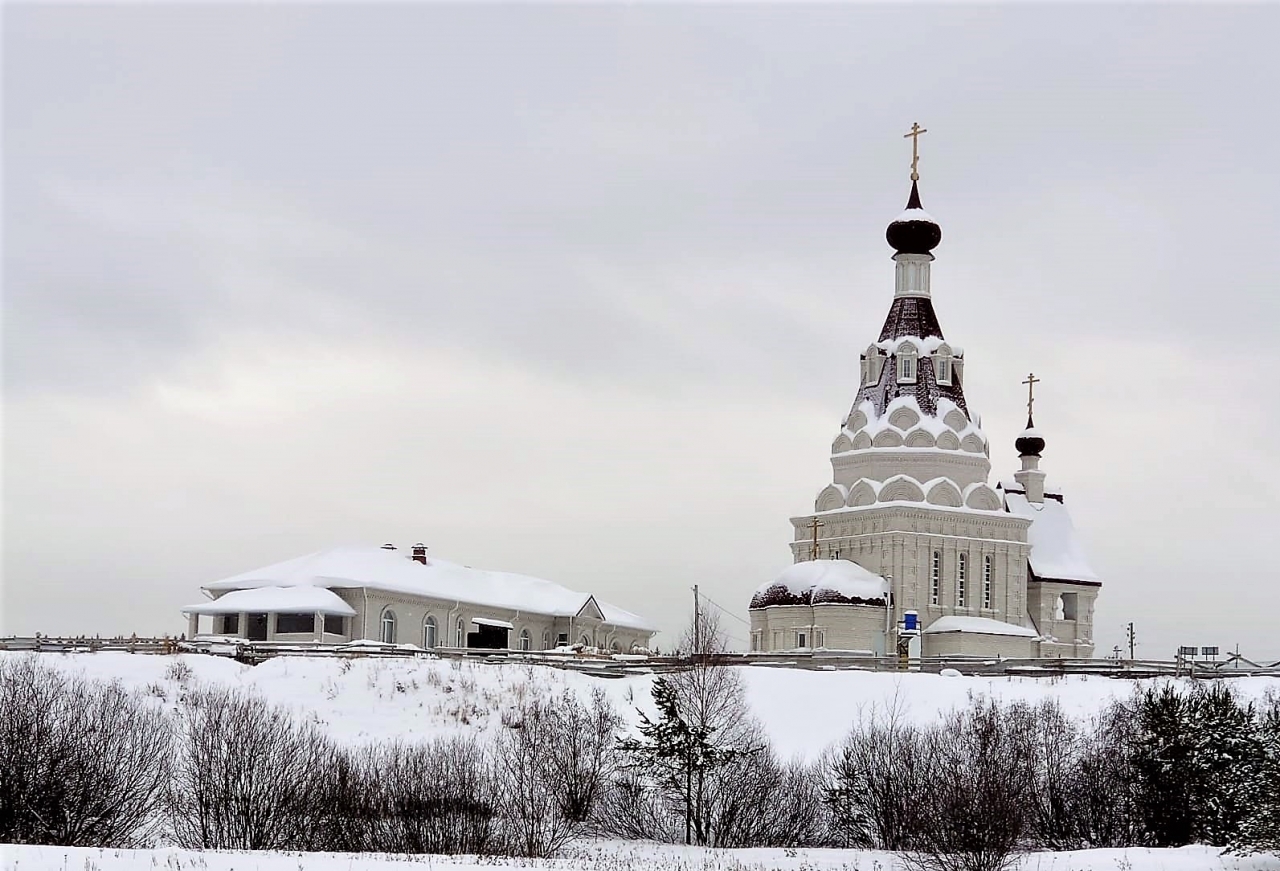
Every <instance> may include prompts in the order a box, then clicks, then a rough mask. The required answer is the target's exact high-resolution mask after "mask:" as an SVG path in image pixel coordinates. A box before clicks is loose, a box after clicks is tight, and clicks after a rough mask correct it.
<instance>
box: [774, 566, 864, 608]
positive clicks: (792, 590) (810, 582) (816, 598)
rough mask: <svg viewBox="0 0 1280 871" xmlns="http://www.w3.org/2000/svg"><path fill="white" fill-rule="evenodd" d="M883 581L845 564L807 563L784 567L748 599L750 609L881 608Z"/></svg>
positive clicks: (862, 569)
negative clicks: (827, 605) (775, 607)
mask: <svg viewBox="0 0 1280 871" xmlns="http://www.w3.org/2000/svg"><path fill="white" fill-rule="evenodd" d="M888 589H889V586H888V584H887V583H886V582H885V579H884V578H882V577H880V576H879V575H875V574H872V573H871V572H869V571H867V570H866V569H864V568H863V567H862V566H860V565H858V564H857V563H855V562H850V561H849V560H829V559H819V560H807V561H805V562H800V563H796V564H795V565H791V566H788V567H787V568H786V570H785V571H783V572H782V574H780V575H778V577H777V578H775V579H774V580H772V581H770V582H769V583H767V584H764V585H762V586H761V587H760V588H759V589H757V590H756V593H755V595H754V596H752V597H751V607H752V608H765V607H768V606H769V605H821V604H854V605H869V604H879V605H883V604H884V600H885V597H886V596H887V595H888Z"/></svg>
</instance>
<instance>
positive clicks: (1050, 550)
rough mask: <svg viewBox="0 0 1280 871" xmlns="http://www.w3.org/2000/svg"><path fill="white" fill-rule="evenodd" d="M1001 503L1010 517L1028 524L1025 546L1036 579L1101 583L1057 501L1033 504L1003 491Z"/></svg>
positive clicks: (1048, 500)
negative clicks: (1026, 546)
mask: <svg viewBox="0 0 1280 871" xmlns="http://www.w3.org/2000/svg"><path fill="white" fill-rule="evenodd" d="M1004 502H1005V506H1006V507H1007V508H1008V509H1009V513H1010V514H1016V515H1018V516H1019V517H1026V518H1028V519H1030V520H1031V528H1030V529H1028V530H1027V543H1028V544H1030V545H1031V556H1030V563H1031V571H1032V572H1034V573H1035V575H1036V577H1037V578H1041V579H1043V580H1059V581H1084V582H1087V583H1092V584H1097V583H1101V578H1099V577H1098V574H1097V572H1095V571H1094V570H1093V567H1092V566H1091V565H1089V560H1088V558H1087V557H1085V554H1084V547H1083V546H1082V545H1081V544H1080V537H1079V536H1078V535H1077V534H1076V529H1075V526H1074V525H1073V524H1072V523H1071V515H1070V513H1068V511H1067V506H1066V505H1064V504H1062V502H1061V501H1060V500H1059V499H1045V500H1044V502H1036V503H1033V502H1030V501H1028V500H1027V497H1026V494H1025V493H1017V492H1009V491H1007V490H1006V492H1005V495H1004Z"/></svg>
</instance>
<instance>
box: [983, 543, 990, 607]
mask: <svg viewBox="0 0 1280 871" xmlns="http://www.w3.org/2000/svg"><path fill="white" fill-rule="evenodd" d="M982 607H984V608H986V609H987V610H988V611H990V610H991V557H990V556H984V557H983V558H982Z"/></svg>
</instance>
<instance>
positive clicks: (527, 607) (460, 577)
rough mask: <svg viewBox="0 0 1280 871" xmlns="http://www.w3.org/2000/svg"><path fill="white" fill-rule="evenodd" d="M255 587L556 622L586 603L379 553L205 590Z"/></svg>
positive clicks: (309, 562)
mask: <svg viewBox="0 0 1280 871" xmlns="http://www.w3.org/2000/svg"><path fill="white" fill-rule="evenodd" d="M260 587H323V588H334V589H343V588H350V587H357V588H358V587H367V588H369V589H374V590H387V591H389V592H397V593H408V594H410V595H417V596H429V597H431V598H433V599H445V600H453V601H458V602H467V603H469V604H473V605H487V606H489V607H493V608H505V609H509V610H513V611H526V612H531V613H537V614H548V615H551V616H555V617H570V616H576V615H577V614H578V612H579V611H580V610H581V609H582V606H583V605H585V604H586V602H587V600H588V599H589V598H590V596H588V595H587V594H586V593H579V592H577V591H576V590H570V589H569V588H567V587H562V586H561V585H559V584H557V583H554V582H552V581H548V580H544V579H542V578H534V577H530V576H529V575H518V574H513V573H511V572H494V571H487V570H484V569H473V568H470V567H467V566H461V565H458V564H456V563H451V562H447V561H445V560H442V559H438V558H436V557H429V558H428V560H427V563H426V564H425V565H424V564H422V563H419V562H416V561H414V560H412V559H410V558H409V557H408V556H407V555H405V554H404V553H402V552H399V551H394V550H386V549H384V548H380V547H334V548H329V549H328V550H322V551H317V552H316V553H312V554H307V555H306V556H300V557H297V558H296V559H291V560H286V561H285V562H281V563H276V564H274V565H270V566H266V567H264V568H260V569H254V570H252V571H248V572H243V573H241V574H238V575H235V576H233V577H230V578H225V579H223V580H221V581H215V582H213V583H211V584H206V585H205V589H206V590H209V591H217V590H241V589H251V588H260ZM596 603H597V604H598V605H599V607H600V611H601V613H602V614H603V615H604V619H605V622H606V623H610V624H613V625H614V626H624V627H627V628H630V629H642V630H644V631H646V632H653V631H656V629H655V627H653V626H651V625H650V624H649V623H648V622H647V621H645V619H644V618H642V617H640V616H639V615H637V614H633V613H631V612H630V611H626V610H624V609H622V608H619V607H617V606H616V605H610V604H607V603H605V602H601V601H600V600H599V599H596ZM206 613H207V612H206Z"/></svg>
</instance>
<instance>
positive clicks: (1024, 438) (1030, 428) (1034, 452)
mask: <svg viewBox="0 0 1280 871" xmlns="http://www.w3.org/2000/svg"><path fill="white" fill-rule="evenodd" d="M1013 446H1014V447H1015V448H1017V449H1018V456H1020V457H1038V456H1040V452H1041V451H1043V450H1044V436H1042V435H1040V430H1038V429H1036V426H1035V424H1034V423H1032V422H1031V415H1027V428H1026V429H1024V430H1023V431H1022V435H1020V436H1018V440H1017V441H1015V442H1014V443H1013Z"/></svg>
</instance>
